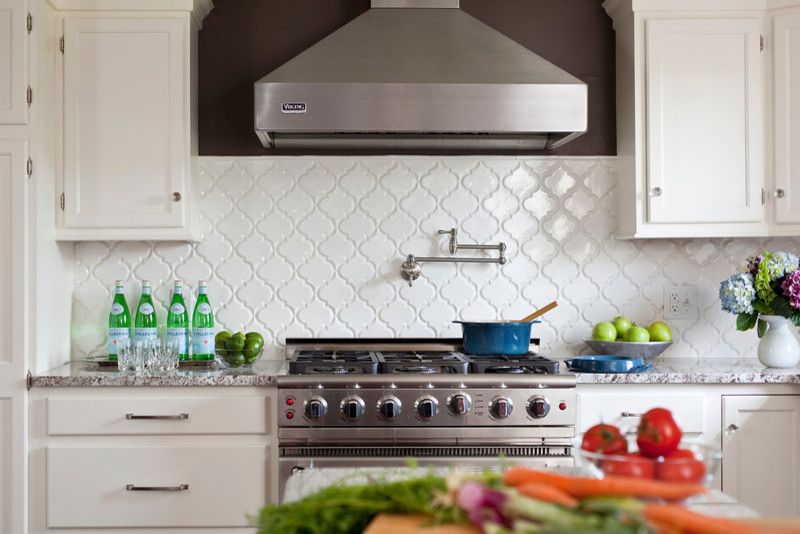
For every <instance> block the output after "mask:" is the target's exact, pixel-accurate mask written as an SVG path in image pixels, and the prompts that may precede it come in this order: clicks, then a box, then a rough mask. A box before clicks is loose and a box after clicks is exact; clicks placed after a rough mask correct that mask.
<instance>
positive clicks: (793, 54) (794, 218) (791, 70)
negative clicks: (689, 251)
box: [773, 13, 800, 224]
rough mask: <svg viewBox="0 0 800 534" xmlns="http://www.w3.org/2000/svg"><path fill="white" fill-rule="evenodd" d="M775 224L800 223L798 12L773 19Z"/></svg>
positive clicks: (799, 14)
mask: <svg viewBox="0 0 800 534" xmlns="http://www.w3.org/2000/svg"><path fill="white" fill-rule="evenodd" d="M773 36H774V38H773V42H774V54H775V56H774V57H775V60H774V65H773V72H774V76H775V81H774V86H775V114H774V117H775V134H774V143H775V193H776V194H775V222H776V223H778V224H797V223H800V13H787V14H782V15H776V16H775V18H774V19H773Z"/></svg>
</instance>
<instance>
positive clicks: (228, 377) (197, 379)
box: [31, 360, 286, 387]
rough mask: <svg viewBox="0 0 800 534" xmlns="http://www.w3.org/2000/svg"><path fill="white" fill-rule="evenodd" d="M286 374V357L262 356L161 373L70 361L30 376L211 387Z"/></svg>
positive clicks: (67, 383)
mask: <svg viewBox="0 0 800 534" xmlns="http://www.w3.org/2000/svg"><path fill="white" fill-rule="evenodd" d="M282 374H286V361H285V360H262V361H259V362H257V363H256V364H255V365H254V366H253V368H252V369H248V370H237V369H224V370H210V369H209V370H198V369H179V370H177V371H176V372H175V373H174V374H171V375H162V376H134V375H129V374H121V373H120V372H118V371H117V370H116V369H115V368H113V367H112V368H109V369H108V370H103V369H102V368H99V367H98V365H97V364H94V363H87V362H80V361H73V362H69V363H66V364H64V365H61V366H59V367H56V368H55V369H51V370H50V371H47V372H46V373H44V374H41V375H35V376H33V377H31V387H106V386H116V387H169V386H172V387H213V386H240V387H246V386H268V385H270V384H272V383H273V382H274V381H275V377H276V376H279V375H282Z"/></svg>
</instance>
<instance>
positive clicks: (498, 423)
mask: <svg viewBox="0 0 800 534" xmlns="http://www.w3.org/2000/svg"><path fill="white" fill-rule="evenodd" d="M459 349H460V340H456V339H406V340H404V339H392V340H389V339H386V340H377V339H368V340H346V339H324V340H323V339H287V358H288V360H289V374H288V375H286V376H281V377H279V378H278V381H277V387H278V414H277V415H278V442H279V451H280V458H279V468H280V474H279V486H280V487H279V490H280V495H283V490H284V488H285V486H286V483H287V481H288V480H289V478H290V477H291V476H292V475H293V474H296V473H298V472H299V471H303V470H306V469H329V468H351V467H392V466H402V465H403V464H404V463H405V462H406V461H407V459H408V458H414V459H416V460H417V461H418V462H419V464H420V465H424V466H427V465H430V466H433V467H444V466H451V465H455V464H457V465H459V466H461V467H467V468H478V469H482V468H486V467H492V466H496V465H497V464H498V458H499V457H501V456H503V457H505V458H506V460H505V461H506V462H508V463H514V464H524V465H531V466H538V467H544V468H550V467H556V466H571V465H573V464H574V459H573V455H572V440H573V438H574V437H575V422H576V390H575V379H574V377H572V376H570V375H559V374H558V363H557V362H553V361H551V360H548V359H545V358H543V357H541V356H538V355H536V354H534V353H531V354H529V355H525V356H522V357H492V356H480V357H471V356H467V355H464V354H462V353H461V352H459Z"/></svg>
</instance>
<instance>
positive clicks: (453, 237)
mask: <svg viewBox="0 0 800 534" xmlns="http://www.w3.org/2000/svg"><path fill="white" fill-rule="evenodd" d="M436 233H437V234H438V235H449V236H450V243H449V247H448V248H449V249H450V254H456V253H457V252H458V251H459V250H497V251H498V252H499V255H498V257H496V258H454V257H442V256H414V255H413V254H409V255H408V256H407V257H406V261H404V262H403V264H402V265H400V276H402V277H403V280H406V281H407V282H408V285H409V286H411V285H413V283H414V280H416V279H417V278H419V277H420V275H421V274H422V266H421V265H420V263H497V264H499V265H505V263H506V244H505V243H503V242H500V243H498V244H496V245H476V244H463V243H459V242H458V238H457V234H458V230H456V229H455V228H451V229H450V230H439V231H438V232H436Z"/></svg>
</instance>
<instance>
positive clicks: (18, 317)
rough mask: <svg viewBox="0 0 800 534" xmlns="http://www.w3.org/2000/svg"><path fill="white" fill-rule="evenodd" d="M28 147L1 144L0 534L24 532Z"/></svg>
mask: <svg viewBox="0 0 800 534" xmlns="http://www.w3.org/2000/svg"><path fill="white" fill-rule="evenodd" d="M27 157H28V155H27V141H24V140H16V139H15V140H9V139H0V258H1V259H0V293H2V294H3V296H4V298H3V300H2V305H0V342H2V343H1V344H0V429H2V430H0V534H17V533H19V532H25V525H26V523H27V521H26V517H25V513H24V510H25V502H26V492H27V443H28V435H27V432H28V425H27V414H28V406H27V402H28V400H27V392H26V389H25V372H26V370H27V366H26V349H27V343H26V341H25V335H26V332H27V327H26V322H27V321H26V317H27V310H28V304H27V299H26V298H25V296H26V284H27V283H28V282H27V277H28V270H27V248H26V243H25V240H26V235H27V223H26V218H27V214H26V211H27V210H26V206H27V182H28V177H27V176H26V174H25V161H26V159H27Z"/></svg>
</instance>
